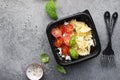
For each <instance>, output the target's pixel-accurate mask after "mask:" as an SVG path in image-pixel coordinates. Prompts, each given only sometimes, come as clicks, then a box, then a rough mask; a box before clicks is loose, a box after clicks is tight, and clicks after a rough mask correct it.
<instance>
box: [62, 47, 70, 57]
mask: <svg viewBox="0 0 120 80" xmlns="http://www.w3.org/2000/svg"><path fill="white" fill-rule="evenodd" d="M68 53H69V47H68V46H67V45H62V54H63V55H68Z"/></svg>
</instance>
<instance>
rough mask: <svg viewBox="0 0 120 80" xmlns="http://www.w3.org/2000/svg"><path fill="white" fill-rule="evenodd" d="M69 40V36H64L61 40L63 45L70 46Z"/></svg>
mask: <svg viewBox="0 0 120 80" xmlns="http://www.w3.org/2000/svg"><path fill="white" fill-rule="evenodd" d="M70 39H71V34H64V36H63V40H64V43H65V44H66V45H67V46H69V45H70Z"/></svg>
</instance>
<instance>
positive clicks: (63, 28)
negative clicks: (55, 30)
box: [59, 25, 65, 34]
mask: <svg viewBox="0 0 120 80" xmlns="http://www.w3.org/2000/svg"><path fill="white" fill-rule="evenodd" d="M59 29H60V30H61V32H62V34H64V33H65V25H60V26H59Z"/></svg>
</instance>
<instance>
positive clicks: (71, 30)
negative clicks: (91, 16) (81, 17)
mask: <svg viewBox="0 0 120 80" xmlns="http://www.w3.org/2000/svg"><path fill="white" fill-rule="evenodd" d="M73 30H74V28H73V26H72V25H71V24H67V25H66V26H65V32H66V33H70V34H71V33H72V32H73Z"/></svg>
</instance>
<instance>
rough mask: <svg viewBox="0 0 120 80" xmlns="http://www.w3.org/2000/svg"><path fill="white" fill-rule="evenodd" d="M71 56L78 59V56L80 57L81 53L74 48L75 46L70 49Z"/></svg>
mask: <svg viewBox="0 0 120 80" xmlns="http://www.w3.org/2000/svg"><path fill="white" fill-rule="evenodd" d="M70 56H71V57H72V58H73V59H78V58H79V55H78V53H77V51H76V49H74V48H71V49H70Z"/></svg>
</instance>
